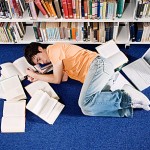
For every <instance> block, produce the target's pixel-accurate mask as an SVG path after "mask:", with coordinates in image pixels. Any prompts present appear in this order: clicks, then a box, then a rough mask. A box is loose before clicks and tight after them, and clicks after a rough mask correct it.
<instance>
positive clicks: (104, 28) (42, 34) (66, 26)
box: [0, 22, 150, 43]
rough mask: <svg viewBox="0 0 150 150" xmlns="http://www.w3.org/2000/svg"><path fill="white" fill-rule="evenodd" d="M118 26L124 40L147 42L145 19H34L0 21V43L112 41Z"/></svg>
mask: <svg viewBox="0 0 150 150" xmlns="http://www.w3.org/2000/svg"><path fill="white" fill-rule="evenodd" d="M29 27H30V28H31V30H33V31H32V32H33V34H34V35H35V36H33V39H30V40H28V39H24V35H25V34H26V28H29ZM122 27H124V29H125V30H126V33H127V34H129V36H128V37H129V38H128V39H126V41H129V40H131V41H132V42H134V41H136V42H150V37H149V31H150V23H147V22H144V23H143V22H138V23H137V22H135V23H134V22H130V23H118V22H106V23H104V22H41V23H40V22H34V23H33V25H32V24H31V26H28V24H24V23H22V22H16V23H9V22H5V23H0V33H1V34H0V42H3V43H7V42H9V43H19V42H20V41H37V42H50V41H74V42H78V41H80V42H81V41H82V42H100V43H104V42H106V41H109V40H111V39H113V40H114V41H116V40H117V37H118V36H119V35H120V34H121V30H122ZM32 28H33V29H32ZM26 38H28V37H26ZM30 38H31V37H30ZM123 38H124V37H123Z"/></svg>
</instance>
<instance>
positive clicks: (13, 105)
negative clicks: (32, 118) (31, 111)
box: [3, 100, 26, 117]
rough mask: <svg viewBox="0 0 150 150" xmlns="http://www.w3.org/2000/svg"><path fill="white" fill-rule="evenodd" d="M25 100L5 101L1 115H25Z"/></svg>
mask: <svg viewBox="0 0 150 150" xmlns="http://www.w3.org/2000/svg"><path fill="white" fill-rule="evenodd" d="M25 106H26V100H21V101H18V102H10V101H5V102H4V107H3V117H10V116H18V117H19V116H25Z"/></svg>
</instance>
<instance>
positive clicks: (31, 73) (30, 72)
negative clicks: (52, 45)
mask: <svg viewBox="0 0 150 150" xmlns="http://www.w3.org/2000/svg"><path fill="white" fill-rule="evenodd" d="M26 73H27V77H28V78H27V79H28V80H29V81H30V82H35V81H37V79H36V78H35V76H36V75H37V73H36V72H35V71H34V70H32V69H31V68H27V70H26Z"/></svg>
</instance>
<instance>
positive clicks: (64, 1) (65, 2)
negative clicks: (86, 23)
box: [62, 0, 69, 19]
mask: <svg viewBox="0 0 150 150" xmlns="http://www.w3.org/2000/svg"><path fill="white" fill-rule="evenodd" d="M62 7H63V11H64V17H65V19H68V17H69V15H68V7H67V0H62Z"/></svg>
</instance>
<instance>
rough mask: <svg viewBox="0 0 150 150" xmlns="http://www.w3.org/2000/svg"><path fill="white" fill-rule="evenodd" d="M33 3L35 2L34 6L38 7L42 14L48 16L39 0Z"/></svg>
mask: <svg viewBox="0 0 150 150" xmlns="http://www.w3.org/2000/svg"><path fill="white" fill-rule="evenodd" d="M34 3H35V4H36V6H37V7H38V9H39V10H40V11H41V12H42V14H43V16H44V17H45V18H48V14H47V12H46V11H45V9H44V7H43V6H42V4H41V1H40V0H35V1H34Z"/></svg>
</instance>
